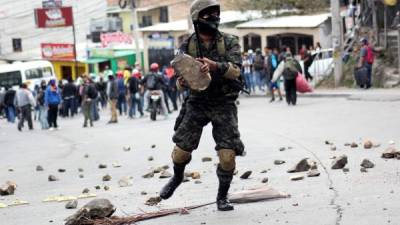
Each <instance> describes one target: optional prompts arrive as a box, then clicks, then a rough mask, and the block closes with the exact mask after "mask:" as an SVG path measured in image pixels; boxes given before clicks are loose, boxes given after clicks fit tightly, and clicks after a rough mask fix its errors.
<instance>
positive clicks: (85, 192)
mask: <svg viewBox="0 0 400 225" xmlns="http://www.w3.org/2000/svg"><path fill="white" fill-rule="evenodd" d="M89 192H90V190H89V188H85V189H83V191H82V194H87V193H89Z"/></svg>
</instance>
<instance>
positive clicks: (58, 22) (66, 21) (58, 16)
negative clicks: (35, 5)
mask: <svg viewBox="0 0 400 225" xmlns="http://www.w3.org/2000/svg"><path fill="white" fill-rule="evenodd" d="M35 18H36V24H37V26H38V27H39V28H52V27H68V26H72V25H73V16H72V7H61V8H48V9H35Z"/></svg>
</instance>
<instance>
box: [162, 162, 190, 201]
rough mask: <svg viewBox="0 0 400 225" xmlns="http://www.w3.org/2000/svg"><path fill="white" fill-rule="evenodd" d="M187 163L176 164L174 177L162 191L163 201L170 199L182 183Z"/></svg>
mask: <svg viewBox="0 0 400 225" xmlns="http://www.w3.org/2000/svg"><path fill="white" fill-rule="evenodd" d="M185 166H186V163H182V164H178V163H174V176H173V177H172V178H171V179H170V180H169V181H168V183H167V184H166V185H165V186H164V187H163V188H162V189H161V192H160V197H161V198H162V199H164V200H165V199H169V198H170V197H171V196H172V195H173V194H174V191H175V189H176V188H177V187H178V186H179V185H180V184H181V183H182V181H183V177H184V172H185Z"/></svg>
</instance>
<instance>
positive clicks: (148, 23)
mask: <svg viewBox="0 0 400 225" xmlns="http://www.w3.org/2000/svg"><path fill="white" fill-rule="evenodd" d="M151 25H153V22H152V18H151V16H143V17H142V24H141V27H148V26H151Z"/></svg>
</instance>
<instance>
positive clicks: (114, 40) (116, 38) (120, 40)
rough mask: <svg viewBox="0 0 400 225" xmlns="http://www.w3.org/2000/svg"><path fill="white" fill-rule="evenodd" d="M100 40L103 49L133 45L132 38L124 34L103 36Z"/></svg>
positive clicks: (116, 33) (105, 34) (117, 33)
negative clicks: (119, 45) (120, 45)
mask: <svg viewBox="0 0 400 225" xmlns="http://www.w3.org/2000/svg"><path fill="white" fill-rule="evenodd" d="M100 40H101V45H102V47H103V48H106V47H110V46H112V45H118V44H132V43H133V39H132V36H131V35H129V34H124V33H122V32H115V33H104V34H101V35H100Z"/></svg>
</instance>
